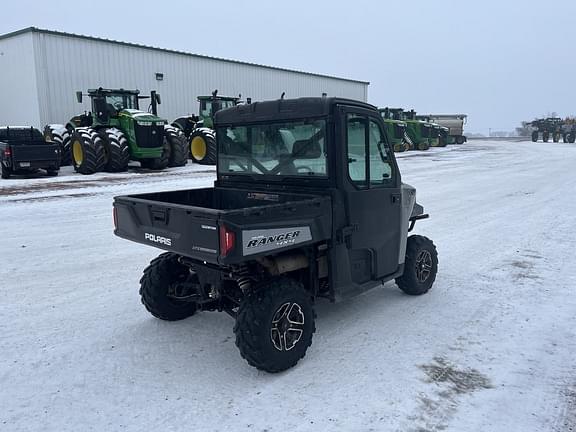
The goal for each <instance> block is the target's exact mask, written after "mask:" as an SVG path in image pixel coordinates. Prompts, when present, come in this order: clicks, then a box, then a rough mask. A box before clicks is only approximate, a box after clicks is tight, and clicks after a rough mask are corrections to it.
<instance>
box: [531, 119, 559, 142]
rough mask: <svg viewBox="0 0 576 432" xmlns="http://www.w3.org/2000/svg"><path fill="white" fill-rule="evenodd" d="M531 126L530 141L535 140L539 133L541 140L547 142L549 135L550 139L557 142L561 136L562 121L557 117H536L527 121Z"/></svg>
mask: <svg viewBox="0 0 576 432" xmlns="http://www.w3.org/2000/svg"><path fill="white" fill-rule="evenodd" d="M529 125H530V126H532V128H533V130H532V142H537V141H538V138H539V137H540V134H542V141H544V142H548V141H549V140H550V136H552V141H554V142H559V141H560V137H561V136H562V128H563V126H564V121H563V120H562V119H561V118H559V117H548V118H545V119H536V120H534V121H533V122H531V123H529Z"/></svg>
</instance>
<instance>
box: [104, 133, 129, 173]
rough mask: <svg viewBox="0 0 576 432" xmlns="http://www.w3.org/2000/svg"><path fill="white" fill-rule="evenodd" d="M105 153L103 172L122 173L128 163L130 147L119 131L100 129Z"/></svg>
mask: <svg viewBox="0 0 576 432" xmlns="http://www.w3.org/2000/svg"><path fill="white" fill-rule="evenodd" d="M99 135H100V137H101V138H102V143H103V144H104V150H105V151H106V165H104V171H108V172H124V171H126V170H127V169H128V162H130V147H129V145H128V140H127V139H126V136H125V135H124V134H123V133H122V131H121V130H120V129H116V128H108V129H102V130H100V133H99Z"/></svg>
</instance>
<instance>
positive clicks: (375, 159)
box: [341, 108, 402, 284]
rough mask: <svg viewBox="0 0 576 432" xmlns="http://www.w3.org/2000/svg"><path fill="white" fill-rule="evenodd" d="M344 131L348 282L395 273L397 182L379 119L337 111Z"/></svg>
mask: <svg viewBox="0 0 576 432" xmlns="http://www.w3.org/2000/svg"><path fill="white" fill-rule="evenodd" d="M341 119H342V120H343V125H344V128H345V133H344V137H345V141H346V143H345V152H346V155H345V156H346V160H345V169H344V171H346V173H345V179H344V183H343V187H344V190H345V196H346V203H347V209H346V211H347V219H348V226H347V229H346V234H347V236H346V237H347V238H346V242H347V247H348V254H349V259H350V265H351V277H352V280H353V282H355V283H357V284H363V283H366V282H369V281H371V280H372V281H373V280H378V279H382V278H384V277H385V276H387V275H390V274H392V273H394V272H396V271H397V269H398V251H399V248H400V233H401V230H400V226H401V209H402V203H401V199H402V195H401V191H400V185H401V178H400V173H399V170H398V166H397V165H396V160H395V158H394V153H393V150H392V148H391V144H390V143H389V142H388V140H387V138H386V134H385V131H384V125H383V121H382V119H381V118H380V117H378V116H377V115H375V114H374V113H372V112H371V111H369V110H363V109H360V108H342V110H341Z"/></svg>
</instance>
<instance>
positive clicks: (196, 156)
mask: <svg viewBox="0 0 576 432" xmlns="http://www.w3.org/2000/svg"><path fill="white" fill-rule="evenodd" d="M190 156H191V158H192V160H193V161H194V162H195V163H197V164H200V165H215V164H216V136H215V135H214V131H213V130H212V129H209V128H198V129H195V130H194V132H192V135H190Z"/></svg>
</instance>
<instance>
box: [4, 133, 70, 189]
mask: <svg viewBox="0 0 576 432" xmlns="http://www.w3.org/2000/svg"><path fill="white" fill-rule="evenodd" d="M0 166H1V168H2V178H3V179H7V178H10V176H11V175H12V174H29V173H34V172H36V171H37V170H38V169H43V170H45V171H46V173H47V174H48V175H49V176H56V175H58V170H59V169H60V147H59V146H58V144H54V143H49V142H45V141H44V137H43V135H42V133H41V132H40V131H39V130H38V129H35V128H33V127H10V126H5V127H0Z"/></svg>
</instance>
